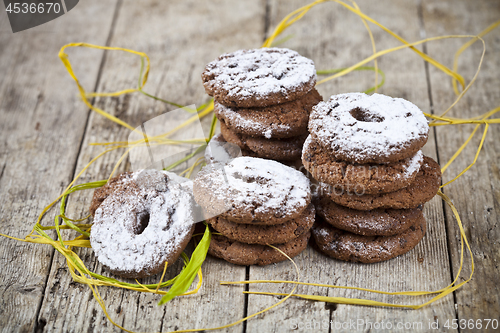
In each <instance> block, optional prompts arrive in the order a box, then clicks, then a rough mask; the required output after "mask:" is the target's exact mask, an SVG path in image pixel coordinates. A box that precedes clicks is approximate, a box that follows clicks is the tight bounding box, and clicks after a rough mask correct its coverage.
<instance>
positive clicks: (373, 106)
mask: <svg viewBox="0 0 500 333" xmlns="http://www.w3.org/2000/svg"><path fill="white" fill-rule="evenodd" d="M309 131H310V133H311V135H312V136H313V138H314V140H315V141H316V142H317V143H318V144H319V145H320V146H322V147H323V148H324V149H325V150H326V151H328V153H329V154H330V155H331V156H333V157H334V158H335V159H336V160H341V161H346V162H350V163H361V164H363V163H381V164H383V163H389V162H396V161H400V160H402V159H405V158H409V157H411V156H414V155H415V154H416V153H417V152H418V151H419V150H420V149H421V148H422V147H423V146H424V144H425V143H426V142H427V137H428V134H429V124H428V122H427V119H426V118H425V115H424V113H423V112H422V111H421V110H420V109H419V108H418V107H417V106H416V105H414V104H412V103H410V102H408V101H406V100H404V99H402V98H392V97H389V96H385V95H381V94H373V95H371V96H368V95H366V94H363V93H349V94H340V95H335V96H332V97H330V99H329V100H328V101H325V102H320V103H318V104H317V105H316V106H314V107H313V110H312V112H311V115H310V117H309Z"/></svg>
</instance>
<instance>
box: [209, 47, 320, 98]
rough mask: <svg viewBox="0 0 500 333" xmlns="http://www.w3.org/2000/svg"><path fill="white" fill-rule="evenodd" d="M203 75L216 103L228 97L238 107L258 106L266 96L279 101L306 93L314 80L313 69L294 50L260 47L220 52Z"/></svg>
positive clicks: (307, 60) (309, 61)
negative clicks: (237, 103) (236, 101)
mask: <svg viewBox="0 0 500 333" xmlns="http://www.w3.org/2000/svg"><path fill="white" fill-rule="evenodd" d="M202 78H203V83H204V85H205V89H206V90H207V93H208V94H209V95H211V96H214V97H215V98H216V99H217V100H218V101H219V102H221V103H223V101H224V100H225V99H226V98H229V99H238V100H239V104H240V106H257V105H258V104H259V103H260V102H261V101H266V100H268V99H269V98H277V100H276V101H274V102H273V103H272V104H280V103H283V102H285V101H287V100H293V99H296V98H297V97H299V96H301V95H304V94H306V93H307V92H309V91H310V90H311V89H312V88H313V87H314V84H315V83H316V69H315V67H314V63H313V61H312V60H310V59H307V58H305V57H303V56H301V55H300V54H298V53H297V52H295V51H292V50H289V49H284V48H261V49H253V50H239V51H236V52H233V53H227V54H223V55H221V56H220V57H219V58H218V59H217V60H215V61H212V62H211V63H209V64H208V65H207V66H206V68H205V72H204V73H203V75H202ZM297 94H299V95H297ZM292 95H295V96H292ZM292 97H294V98H292ZM250 99H251V100H253V101H252V102H249V100H250ZM245 101H247V102H249V103H250V104H248V103H246V102H245ZM223 104H226V105H227V104H228V103H223ZM230 104H231V103H230ZM268 105H271V104H268Z"/></svg>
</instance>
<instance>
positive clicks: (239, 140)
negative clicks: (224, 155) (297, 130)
mask: <svg viewBox="0 0 500 333" xmlns="http://www.w3.org/2000/svg"><path fill="white" fill-rule="evenodd" d="M220 130H221V133H222V136H224V139H226V141H227V142H229V143H233V144H235V145H237V146H239V147H240V148H241V150H242V151H252V152H254V153H255V155H257V156H258V157H263V158H269V159H275V160H279V161H294V160H298V159H300V156H301V154H302V145H303V144H304V141H305V139H306V136H305V135H302V136H297V137H293V138H287V139H274V140H268V139H266V138H264V137H251V136H249V135H244V134H239V133H235V132H233V131H231V130H230V129H229V128H228V127H227V126H226V125H225V124H224V123H223V122H221V123H220Z"/></svg>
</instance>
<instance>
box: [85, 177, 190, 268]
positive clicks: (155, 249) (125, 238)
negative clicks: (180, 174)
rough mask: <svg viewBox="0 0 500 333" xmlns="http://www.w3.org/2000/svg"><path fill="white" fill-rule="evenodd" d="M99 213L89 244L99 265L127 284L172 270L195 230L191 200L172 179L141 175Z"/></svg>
mask: <svg viewBox="0 0 500 333" xmlns="http://www.w3.org/2000/svg"><path fill="white" fill-rule="evenodd" d="M127 178H128V179H129V182H128V186H127V187H123V188H121V189H117V190H115V191H114V192H112V193H110V194H109V195H108V196H107V197H106V199H104V200H103V202H102V203H101V204H100V206H99V207H98V208H97V209H96V211H95V215H94V220H93V222H94V223H93V225H92V229H91V231H90V244H91V246H92V249H93V250H94V253H95V255H96V257H97V260H98V261H99V262H100V263H101V264H103V265H104V266H106V267H108V268H109V269H110V270H111V271H112V272H113V273H115V274H117V275H120V276H122V277H126V278H144V277H148V276H151V275H154V274H156V273H159V272H160V271H162V270H163V269H164V267H165V264H166V263H168V264H173V263H174V262H175V261H176V260H177V258H178V257H179V255H180V254H181V253H182V251H183V250H184V248H185V247H186V245H187V243H188V242H189V240H190V239H191V236H192V234H193V230H194V215H193V213H194V212H193V199H192V194H191V193H190V192H189V191H188V190H186V189H185V188H184V187H182V186H181V184H179V183H177V182H176V181H174V179H175V178H176V177H175V176H174V175H173V174H170V173H168V172H165V171H157V170H141V171H137V172H134V173H130V174H127Z"/></svg>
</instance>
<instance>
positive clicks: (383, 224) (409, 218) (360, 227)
mask: <svg viewBox="0 0 500 333" xmlns="http://www.w3.org/2000/svg"><path fill="white" fill-rule="evenodd" d="M313 202H314V206H315V207H316V213H317V214H318V215H319V216H321V217H322V218H323V220H324V221H326V222H327V223H329V224H331V225H332V226H334V227H335V228H338V229H342V230H345V231H349V232H352V233H354V234H358V235H363V236H392V235H396V234H399V233H402V232H403V231H405V230H406V229H408V228H409V227H410V226H412V225H414V224H415V223H416V221H417V220H418V219H420V218H422V216H423V213H422V208H423V207H422V206H419V207H417V208H413V209H382V208H378V209H372V210H356V209H351V208H347V207H343V206H340V205H337V204H336V203H334V202H333V201H332V200H330V198H328V197H326V196H322V197H315V198H314V200H313Z"/></svg>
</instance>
